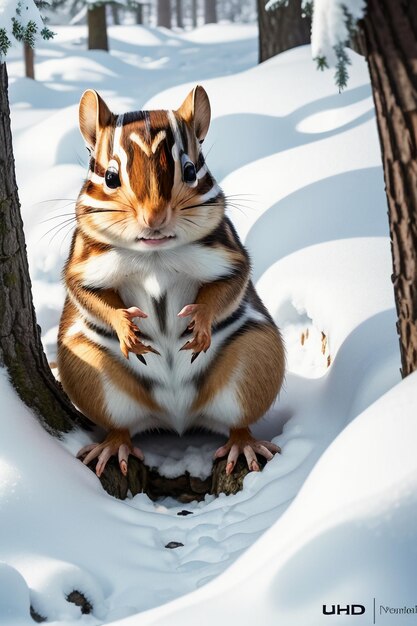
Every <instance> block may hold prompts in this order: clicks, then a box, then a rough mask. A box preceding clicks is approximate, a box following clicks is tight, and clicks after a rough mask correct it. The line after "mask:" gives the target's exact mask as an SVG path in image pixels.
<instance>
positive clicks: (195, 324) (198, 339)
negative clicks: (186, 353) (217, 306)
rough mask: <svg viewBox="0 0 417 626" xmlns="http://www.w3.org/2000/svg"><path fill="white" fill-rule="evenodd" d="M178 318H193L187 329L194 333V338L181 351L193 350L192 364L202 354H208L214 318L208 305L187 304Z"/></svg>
mask: <svg viewBox="0 0 417 626" xmlns="http://www.w3.org/2000/svg"><path fill="white" fill-rule="evenodd" d="M178 317H191V322H190V323H189V325H188V327H187V329H188V330H191V331H192V332H193V338H192V339H191V340H190V341H187V342H186V343H185V344H184V345H183V346H182V347H181V348H180V350H192V351H193V353H192V355H191V363H192V362H193V361H195V359H196V358H197V357H198V355H199V354H200V352H207V350H208V349H209V348H210V344H211V326H212V321H213V320H212V317H211V314H210V311H209V308H208V306H207V305H206V304H187V306H185V307H184V308H183V309H181V311H180V312H179V313H178Z"/></svg>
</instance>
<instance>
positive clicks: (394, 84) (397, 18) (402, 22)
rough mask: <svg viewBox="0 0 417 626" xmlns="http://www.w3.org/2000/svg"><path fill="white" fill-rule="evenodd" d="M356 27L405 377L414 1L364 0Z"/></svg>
mask: <svg viewBox="0 0 417 626" xmlns="http://www.w3.org/2000/svg"><path fill="white" fill-rule="evenodd" d="M361 30H362V34H363V43H364V48H365V52H366V55H367V60H368V66H369V72H370V75H371V83H372V91H373V97H374V103H375V110H376V118H377V124H378V132H379V138H380V143H381V151H382V162H383V166H384V178H385V187H386V192H387V199H388V217H389V226H390V234H391V249H392V258H393V274H392V281H393V285H394V294H395V302H396V307H397V313H398V323H397V330H398V334H399V342H400V351H401V365H402V368H401V373H402V376H403V377H404V376H407V375H408V374H410V373H411V372H413V371H414V370H416V369H417V3H416V2H414V1H412V0H405V1H403V2H398V0H368V3H367V15H366V18H365V19H364V20H363V22H362V27H361Z"/></svg>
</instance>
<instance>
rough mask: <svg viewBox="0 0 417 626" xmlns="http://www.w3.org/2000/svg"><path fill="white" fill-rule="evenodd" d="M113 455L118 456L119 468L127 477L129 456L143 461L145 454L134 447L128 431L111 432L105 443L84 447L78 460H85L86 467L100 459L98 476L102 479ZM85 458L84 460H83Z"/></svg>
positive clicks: (97, 469)
mask: <svg viewBox="0 0 417 626" xmlns="http://www.w3.org/2000/svg"><path fill="white" fill-rule="evenodd" d="M113 455H117V456H118V459H119V466H120V470H121V472H122V474H123V476H126V475H127V463H128V459H129V455H133V456H136V457H137V458H138V459H140V460H141V461H143V458H144V457H143V452H142V450H141V449H140V448H136V447H134V446H133V444H132V441H131V439H130V434H129V431H127V430H111V431H110V432H109V434H108V435H107V437H106V438H105V440H104V441H103V443H92V444H90V445H88V446H84V448H81V450H80V451H79V452H78V454H77V458H78V459H80V458H82V459H83V463H84V465H88V464H89V463H91V461H94V459H97V458H98V461H97V465H96V474H97V476H98V477H99V478H100V476H101V475H102V473H103V472H104V469H105V467H106V465H107V461H108V460H109V459H110V457H112V456H113ZM83 457H84V458H83Z"/></svg>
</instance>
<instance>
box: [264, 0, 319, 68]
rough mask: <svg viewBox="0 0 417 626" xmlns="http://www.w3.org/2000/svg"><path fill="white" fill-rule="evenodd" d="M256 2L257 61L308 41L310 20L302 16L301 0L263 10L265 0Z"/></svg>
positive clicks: (293, 0) (292, 0) (290, 0)
mask: <svg viewBox="0 0 417 626" xmlns="http://www.w3.org/2000/svg"><path fill="white" fill-rule="evenodd" d="M257 2H258V24H259V63H262V61H266V60H267V59H270V58H271V57H273V56H275V55H276V54H279V53H280V52H284V50H289V49H290V48H295V47H296V46H302V45H304V44H308V43H310V33H311V20H310V18H307V17H302V12H301V0H289V2H288V6H284V7H279V8H277V9H275V10H273V11H266V10H265V0H257Z"/></svg>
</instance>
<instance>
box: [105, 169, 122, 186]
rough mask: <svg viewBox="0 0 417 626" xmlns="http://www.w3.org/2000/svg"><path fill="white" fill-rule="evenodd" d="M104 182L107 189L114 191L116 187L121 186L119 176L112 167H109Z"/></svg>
mask: <svg viewBox="0 0 417 626" xmlns="http://www.w3.org/2000/svg"><path fill="white" fill-rule="evenodd" d="M104 180H105V181H106V185H107V187H109V188H110V189H116V187H120V185H121V183H120V178H119V174H118V172H117V171H116V170H115V169H114V168H113V167H109V169H108V170H107V172H106V175H105V177H104Z"/></svg>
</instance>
